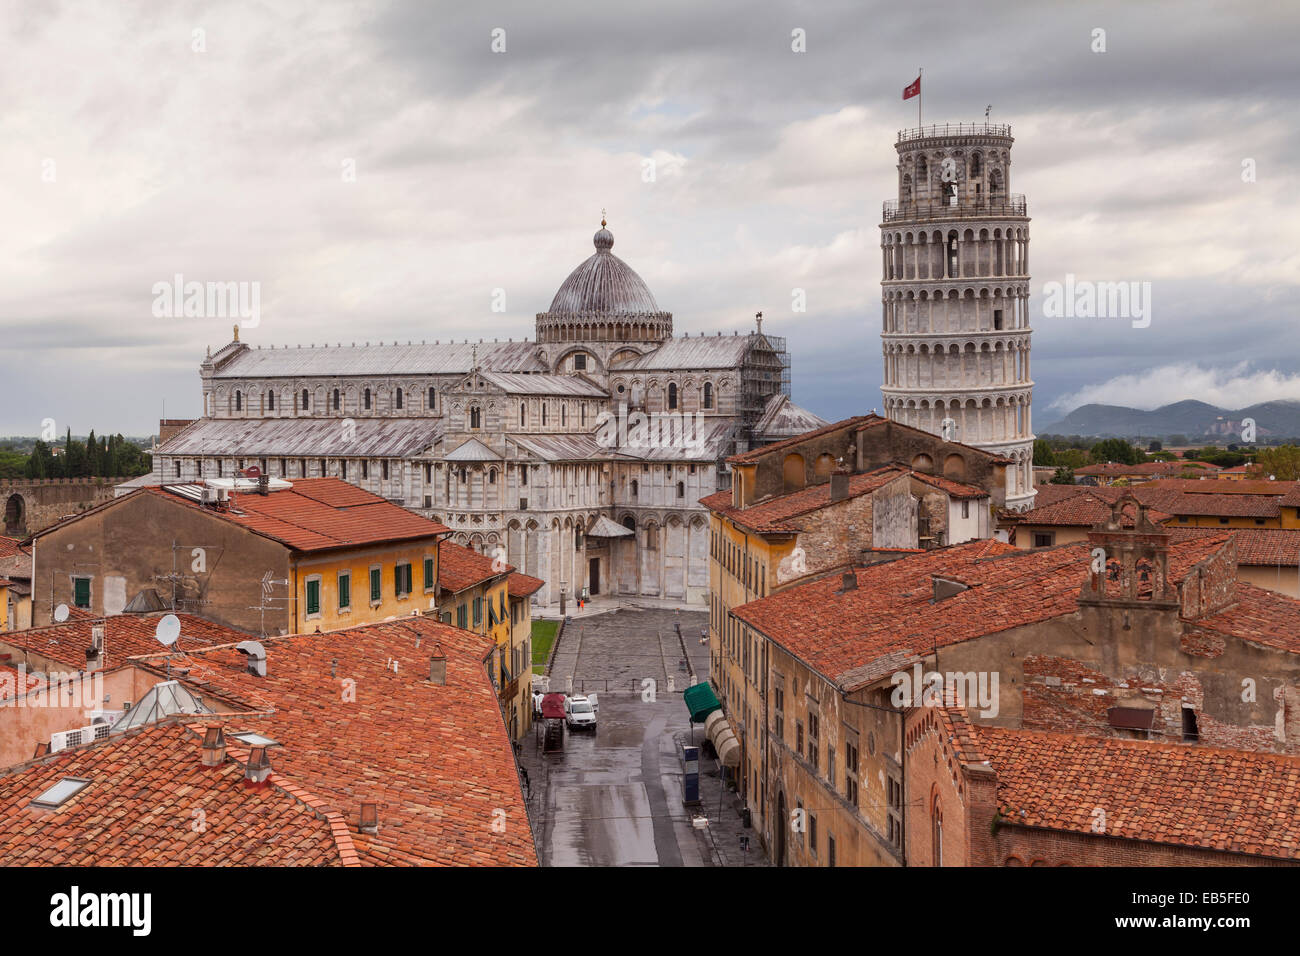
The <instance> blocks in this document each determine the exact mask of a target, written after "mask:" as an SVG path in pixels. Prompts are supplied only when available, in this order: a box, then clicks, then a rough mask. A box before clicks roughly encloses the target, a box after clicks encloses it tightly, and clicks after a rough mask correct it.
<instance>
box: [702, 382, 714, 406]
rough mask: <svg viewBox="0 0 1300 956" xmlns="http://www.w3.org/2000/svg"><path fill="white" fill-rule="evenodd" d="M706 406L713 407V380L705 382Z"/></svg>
mask: <svg viewBox="0 0 1300 956" xmlns="http://www.w3.org/2000/svg"><path fill="white" fill-rule="evenodd" d="M704 407H705V408H712V407H713V383H712V382H705V383H704Z"/></svg>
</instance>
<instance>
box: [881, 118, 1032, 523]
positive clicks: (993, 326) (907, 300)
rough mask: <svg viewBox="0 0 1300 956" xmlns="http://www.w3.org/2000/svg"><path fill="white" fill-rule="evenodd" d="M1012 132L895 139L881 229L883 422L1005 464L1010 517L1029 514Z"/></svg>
mask: <svg viewBox="0 0 1300 956" xmlns="http://www.w3.org/2000/svg"><path fill="white" fill-rule="evenodd" d="M1013 142H1014V140H1013V139H1012V136H1011V127H1009V126H999V125H994V124H989V123H973V124H960V125H944V126H925V127H921V128H919V129H908V130H902V131H901V132H900V133H899V134H898V142H897V143H896V144H895V145H896V148H897V150H898V198H897V199H896V200H890V201H888V202H886V203H885V207H884V214H883V216H882V218H883V222H882V223H881V226H880V231H881V243H880V245H881V252H882V255H883V272H882V273H881V275H882V279H881V282H880V284H881V287H882V291H883V294H882V301H883V305H884V316H883V332H882V334H881V339H882V340H883V342H884V369H885V375H884V378H885V381H884V384H883V386H882V387H881V392H882V394H883V396H884V403H885V414H886V415H887V416H888V417H889V418H891V419H893V420H895V421H899V422H903V423H904V424H907V425H913V426H915V427H917V428H923V429H925V430H926V431H930V432H934V433H935V434H940V435H944V436H945V437H947V438H950V439H952V440H954V441H959V442H963V443H965V444H967V445H974V446H976V447H977V448H982V449H984V450H986V451H991V452H994V453H996V454H1000V455H1003V456H1005V457H1007V458H1009V459H1011V460H1012V461H1013V462H1014V463H1015V464H1014V466H1008V468H1007V507H1008V508H1012V509H1017V510H1023V509H1025V508H1029V507H1031V506H1032V505H1033V500H1034V482H1033V457H1034V456H1033V451H1034V434H1033V428H1032V425H1031V422H1030V397H1031V394H1032V392H1033V381H1032V380H1031V379H1030V377H1029V336H1030V328H1029V310H1028V306H1029V216H1028V215H1027V213H1026V209H1025V197H1024V196H1020V195H1015V194H1013V193H1012V192H1011V191H1010V189H1011V144H1012V143H1013Z"/></svg>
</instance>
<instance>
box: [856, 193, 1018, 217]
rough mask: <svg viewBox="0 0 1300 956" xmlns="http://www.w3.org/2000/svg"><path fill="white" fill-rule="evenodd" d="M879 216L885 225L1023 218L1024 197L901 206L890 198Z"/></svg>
mask: <svg viewBox="0 0 1300 956" xmlns="http://www.w3.org/2000/svg"><path fill="white" fill-rule="evenodd" d="M880 215H881V219H882V220H883V221H884V222H893V221H894V220H895V219H951V218H953V217H954V216H961V217H968V216H990V217H997V216H1024V215H1026V212H1025V197H1024V196H1023V195H1021V194H1020V193H1012V194H1011V195H1009V196H1006V197H1004V198H1001V199H997V198H993V199H964V200H960V201H959V200H957V199H949V200H940V199H935V200H927V201H925V202H902V203H900V202H899V201H898V200H897V199H890V200H887V201H886V202H885V204H884V207H883V208H882V210H881V214H880Z"/></svg>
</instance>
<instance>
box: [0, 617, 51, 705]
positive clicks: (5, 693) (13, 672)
mask: <svg viewBox="0 0 1300 956" xmlns="http://www.w3.org/2000/svg"><path fill="white" fill-rule="evenodd" d="M0 633H3V632H0ZM40 686H41V681H39V680H37V679H36V678H35V677H33V676H32V675H31V672H30V671H28V670H27V669H26V668H23V669H21V670H20V669H18V668H17V667H15V666H14V665H12V664H6V663H3V662H0V700H8V699H9V698H10V697H21V696H22V695H23V694H25V693H27V692H28V691H29V690H31V689H32V688H33V687H40Z"/></svg>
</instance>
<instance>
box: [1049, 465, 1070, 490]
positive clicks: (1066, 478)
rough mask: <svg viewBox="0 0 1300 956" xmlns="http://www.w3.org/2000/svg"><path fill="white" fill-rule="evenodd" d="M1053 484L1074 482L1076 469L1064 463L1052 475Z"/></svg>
mask: <svg viewBox="0 0 1300 956" xmlns="http://www.w3.org/2000/svg"><path fill="white" fill-rule="evenodd" d="M1052 484H1054V485H1072V484H1074V469H1073V468H1067V467H1065V466H1064V465H1062V466H1061V467H1060V468H1058V469H1056V473H1055V474H1053V475H1052Z"/></svg>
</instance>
